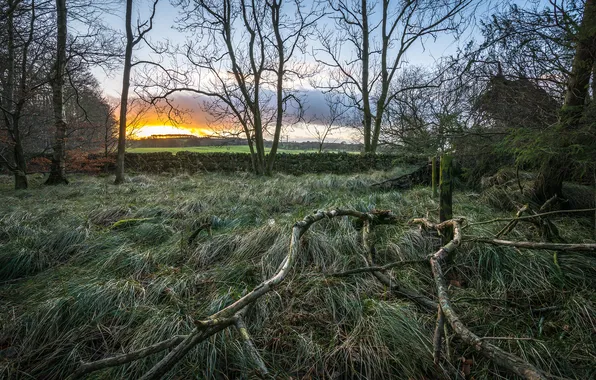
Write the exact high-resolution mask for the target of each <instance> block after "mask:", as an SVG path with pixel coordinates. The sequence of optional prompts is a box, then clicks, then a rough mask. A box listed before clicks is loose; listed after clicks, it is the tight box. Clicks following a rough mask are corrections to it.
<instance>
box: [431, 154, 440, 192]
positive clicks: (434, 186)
mask: <svg viewBox="0 0 596 380" xmlns="http://www.w3.org/2000/svg"><path fill="white" fill-rule="evenodd" d="M431 165H432V168H431V176H432V178H431V184H432V190H433V198H436V197H437V195H438V194H437V183H438V182H439V181H438V179H439V171H438V170H437V156H434V157H433V158H432V159H431Z"/></svg>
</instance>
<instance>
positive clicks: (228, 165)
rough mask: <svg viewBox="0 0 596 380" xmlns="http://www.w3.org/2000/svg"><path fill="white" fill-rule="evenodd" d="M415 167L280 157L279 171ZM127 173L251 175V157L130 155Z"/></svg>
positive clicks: (349, 157)
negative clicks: (242, 173)
mask: <svg viewBox="0 0 596 380" xmlns="http://www.w3.org/2000/svg"><path fill="white" fill-rule="evenodd" d="M404 163H406V164H413V163H414V162H407V161H404V158H403V157H401V156H395V155H388V154H377V155H361V154H348V153H300V154H285V153H278V154H277V156H276V161H275V171H277V172H281V173H287V174H295V175H298V174H305V173H336V174H350V173H359V172H366V171H369V170H388V169H391V168H394V167H395V166H398V165H403V164H404ZM125 166H126V170H127V171H136V172H149V173H163V172H188V173H196V172H218V171H219V172H236V171H250V170H251V163H250V155H249V154H247V153H194V152H178V153H177V154H175V155H174V154H172V153H170V152H159V153H127V154H126V162H125Z"/></svg>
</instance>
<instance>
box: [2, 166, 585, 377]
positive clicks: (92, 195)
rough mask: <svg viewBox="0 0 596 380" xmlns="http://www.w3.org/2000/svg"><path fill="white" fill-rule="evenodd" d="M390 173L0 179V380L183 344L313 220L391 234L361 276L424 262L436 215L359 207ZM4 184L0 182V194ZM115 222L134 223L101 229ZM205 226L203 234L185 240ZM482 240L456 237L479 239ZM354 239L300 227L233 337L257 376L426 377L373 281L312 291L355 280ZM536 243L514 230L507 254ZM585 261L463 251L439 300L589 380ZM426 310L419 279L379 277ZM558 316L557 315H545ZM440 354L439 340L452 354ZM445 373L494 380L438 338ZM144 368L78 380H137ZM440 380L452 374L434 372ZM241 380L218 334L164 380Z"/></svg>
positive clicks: (404, 326) (490, 332) (569, 223)
mask: <svg viewBox="0 0 596 380" xmlns="http://www.w3.org/2000/svg"><path fill="white" fill-rule="evenodd" d="M386 175H388V174H383V173H372V174H366V175H364V174H359V175H354V176H335V175H327V176H320V175H307V176H301V177H293V176H286V175H276V176H273V177H270V178H258V177H253V176H251V175H246V174H237V175H233V174H229V175H221V174H205V175H200V176H188V175H179V176H175V177H166V176H145V175H139V176H136V177H132V178H131V179H130V180H129V181H128V182H127V183H125V184H123V185H121V186H119V187H115V186H112V185H111V180H110V179H109V178H90V177H75V178H74V181H73V183H72V184H71V185H69V186H64V187H53V188H46V187H42V186H41V179H40V178H37V179H34V180H33V181H32V182H33V186H32V189H31V190H28V191H27V192H25V193H24V192H14V191H13V190H10V183H9V181H8V179H4V178H3V179H0V195H1V196H2V198H3V202H1V203H0V283H1V285H0V328H1V332H0V377H2V378H28V377H37V378H47V379H59V378H64V377H66V376H67V375H68V374H69V373H70V372H71V371H72V370H73V368H75V366H76V364H77V363H78V362H79V361H80V360H84V361H90V360H95V359H100V358H103V357H106V356H109V355H113V354H117V353H122V352H127V351H130V350H134V349H138V348H141V347H144V346H146V345H149V344H152V343H156V342H158V341H160V340H163V339H166V338H169V337H171V336H173V335H177V334H186V333H188V332H189V331H190V329H192V327H193V320H194V319H196V318H202V317H205V316H207V315H209V314H211V313H213V312H215V311H217V310H219V309H221V308H222V307H225V306H226V305H228V304H230V303H232V302H233V301H234V300H235V299H237V298H238V297H240V296H241V295H242V294H243V293H245V292H246V291H249V290H250V289H252V287H254V286H255V285H256V284H258V283H259V282H261V281H262V280H263V279H264V278H267V277H268V276H270V275H271V274H272V273H274V272H275V270H276V269H277V267H278V266H279V264H280V262H281V260H282V258H283V257H284V255H285V254H286V252H287V249H288V243H289V233H290V230H291V227H292V225H293V223H294V222H295V221H296V220H299V219H301V218H303V217H304V216H305V215H306V214H309V213H311V212H313V211H314V210H317V209H327V208H331V207H342V208H354V209H357V210H360V211H370V210H373V209H391V210H393V212H394V213H395V214H397V215H398V216H399V217H400V218H402V220H403V223H400V224H398V225H395V226H380V227H378V228H376V229H375V230H374V231H373V233H374V241H375V248H376V256H375V260H376V261H377V263H378V264H385V263H389V262H393V261H397V260H412V259H423V258H425V257H426V255H428V254H429V253H431V252H433V251H434V250H435V249H436V248H437V246H438V244H439V241H440V239H439V237H437V236H435V235H433V234H428V233H426V232H422V231H419V230H418V229H417V228H414V227H412V226H409V225H408V224H407V221H408V220H409V219H410V218H412V217H420V216H427V215H429V216H430V217H431V218H432V217H433V216H434V215H436V214H437V208H438V205H437V202H436V200H434V199H432V197H431V193H430V190H429V189H427V188H415V189H413V190H410V191H407V192H397V191H381V190H371V189H369V188H367V186H366V185H367V184H370V183H373V182H376V181H379V180H380V179H382V178H383V177H384V176H386ZM2 181H3V182H2ZM454 212H455V214H456V215H458V216H460V215H461V216H465V217H467V218H468V220H469V221H479V220H486V219H492V218H494V217H495V216H498V215H500V216H510V214H509V213H507V212H505V213H503V212H500V211H498V210H496V209H493V208H491V206H490V205H489V204H487V203H486V202H482V201H481V196H480V195H478V194H473V193H468V192H465V191H460V192H459V193H458V194H457V195H456V199H455V207H454ZM124 219H136V220H139V221H138V222H135V223H130V224H128V223H127V224H125V227H124V228H113V226H114V224H115V223H117V222H119V221H121V220H124ZM205 222H210V223H211V231H210V233H209V231H202V232H200V233H199V234H198V235H197V237H196V239H194V241H192V242H190V243H189V242H188V237H189V235H190V234H191V233H192V232H193V231H195V230H196V229H197V228H198V226H199V225H201V224H203V223H205ZM556 223H557V224H558V225H559V227H560V230H561V232H562V234H563V235H564V237H565V239H567V240H568V241H578V242H579V241H589V239H590V233H591V230H590V228H589V226H586V224H587V223H588V221H586V220H583V219H569V218H563V217H561V218H559V219H558V220H556ZM499 227H500V226H497V225H480V226H477V227H472V228H469V229H466V230H465V233H466V234H471V235H477V236H480V235H484V236H486V235H490V234H494V233H495V232H496V231H498V229H499ZM358 228H359V226H358V223H357V222H355V221H353V220H351V219H349V218H339V219H334V220H325V221H321V222H320V223H318V224H316V225H314V226H313V227H312V228H311V230H309V231H308V232H307V234H306V235H305V236H304V238H303V239H302V241H301V250H300V256H299V257H298V260H297V263H296V267H295V270H294V271H292V273H291V275H290V276H289V277H288V278H287V279H286V281H285V282H284V283H283V284H282V285H281V286H280V287H279V288H278V289H277V290H276V291H275V292H271V293H269V294H267V295H266V296H264V297H263V298H262V299H260V300H259V301H258V302H257V303H256V304H255V305H254V307H252V308H251V309H250V310H249V312H248V314H247V317H246V322H247V325H248V327H249V329H250V332H251V334H252V335H253V338H254V340H255V345H256V346H257V348H258V349H259V350H260V352H261V354H262V356H263V359H264V361H265V363H266V364H267V366H268V367H269V369H270V371H271V372H272V373H273V374H274V376H277V377H280V378H289V377H293V378H347V379H349V378H351V379H364V378H366V379H384V378H424V377H430V378H432V377H436V376H437V370H436V369H435V368H434V366H433V363H432V344H431V342H430V340H431V337H432V330H433V327H434V316H432V315H429V314H426V313H425V312H423V311H421V310H418V309H417V308H416V307H415V306H413V305H411V304H408V303H406V302H405V301H402V300H399V299H397V298H396V297H395V296H394V295H393V294H391V293H390V292H389V291H388V289H386V288H384V287H383V286H382V285H380V284H379V282H377V281H376V280H375V279H374V277H373V276H372V275H370V274H359V275H354V276H352V277H347V278H335V277H329V276H327V275H326V274H328V273H333V272H340V271H345V270H348V269H353V268H357V267H361V266H363V259H362V255H363V254H364V252H363V251H362V246H361V243H360V241H359V239H360V237H359V231H358V230H357V229H358ZM534 234H535V232H534V231H533V230H531V229H530V227H528V226H526V225H523V224H522V225H520V226H519V227H518V228H517V229H516V230H515V231H514V233H513V234H512V236H511V237H512V238H513V239H531V238H533V237H535V236H534ZM594 268H596V262H595V260H594V258H590V257H586V256H582V255H578V254H565V255H559V256H558V260H557V262H555V261H554V260H553V255H552V252H545V251H516V250H514V249H510V248H499V247H491V246H486V245H477V244H471V243H466V244H464V245H463V247H462V249H460V251H459V252H458V254H457V256H456V258H455V262H454V263H453V264H452V265H451V269H450V272H451V274H452V275H453V278H455V279H456V281H455V282H453V283H452V286H451V288H450V291H451V293H452V298H453V300H454V306H455V308H456V309H457V311H458V313H460V314H461V319H462V320H463V321H464V323H466V324H467V325H468V326H469V327H470V328H471V329H472V331H474V332H475V333H477V334H478V335H480V336H487V337H501V338H503V337H508V338H513V337H518V338H522V337H523V338H532V339H533V340H512V339H508V340H496V341H495V343H496V344H497V345H499V346H501V347H502V348H503V349H506V350H509V351H511V352H514V353H516V354H517V355H520V356H521V357H524V358H526V359H527V360H529V361H530V362H532V363H533V364H535V365H537V366H539V367H541V368H542V369H544V370H546V371H549V372H550V373H552V374H554V375H557V376H564V377H572V378H578V379H583V378H590V377H593V375H594V372H593V369H592V363H593V360H594V356H593V352H595V351H596V350H595V349H594V348H595V347H594V342H593V338H592V337H593V335H592V334H593V329H594V326H595V325H596V321H595V320H594V315H595V311H596V310H595V309H596V306H595V301H596V300H595V299H594V285H595V279H596V273H595V269H594ZM391 274H392V276H393V278H395V279H397V280H399V281H400V282H401V283H403V284H405V285H406V286H408V287H410V288H412V289H417V290H418V291H419V292H421V293H423V294H425V295H428V296H430V297H434V294H435V293H434V283H433V281H432V277H431V273H430V269H429V267H428V266H427V265H425V264H419V265H418V264H417V265H412V266H408V267H403V268H396V269H394V270H392V271H391ZM551 306H556V308H549V307H551ZM451 338H452V337H451ZM450 342H451V344H450V352H451V362H452V363H458V358H460V357H466V358H469V357H471V358H473V359H474V362H473V365H472V374H473V375H474V376H475V377H476V378H488V377H495V376H507V374H504V373H502V372H501V371H500V370H499V369H498V368H496V367H495V366H494V365H493V364H492V363H491V362H490V361H488V360H486V359H484V358H482V357H480V356H478V354H477V353H476V352H474V351H473V350H472V349H470V348H467V347H465V346H462V345H461V344H460V342H459V341H458V340H457V339H450ZM161 357H163V353H162V354H157V355H154V356H151V357H148V358H145V359H143V360H139V361H137V362H134V363H130V364H128V365H125V366H121V367H116V368H110V369H106V370H102V371H99V372H97V373H94V374H92V375H91V376H90V378H99V379H112V378H135V377H138V376H140V375H141V374H142V373H144V372H145V371H147V370H148V369H149V368H150V367H151V366H152V365H154V364H155V363H156V362H157V361H158V360H159V359H160V358H161ZM446 370H447V371H449V373H451V374H454V371H455V370H456V368H455V367H449V368H446ZM254 374H255V372H254V368H253V366H252V364H251V363H250V361H249V360H247V358H246V355H245V354H244V353H243V349H242V346H241V344H240V343H239V340H238V336H237V333H236V332H235V331H234V330H232V329H229V330H227V331H225V332H222V333H220V334H218V335H216V336H214V337H212V338H210V339H209V340H208V341H205V342H203V343H202V344H200V345H199V346H198V347H197V348H195V349H193V350H192V351H191V352H190V353H189V355H187V357H185V359H184V360H183V361H182V362H181V363H180V364H179V365H177V366H176V367H175V368H174V369H173V370H172V371H171V372H170V373H169V374H168V376H169V378H239V377H244V378H250V377H251V376H252V375H254Z"/></svg>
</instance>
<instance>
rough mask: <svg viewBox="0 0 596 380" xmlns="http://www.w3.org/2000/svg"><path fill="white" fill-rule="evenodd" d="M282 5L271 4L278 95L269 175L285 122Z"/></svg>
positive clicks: (268, 168) (274, 0) (269, 160)
mask: <svg viewBox="0 0 596 380" xmlns="http://www.w3.org/2000/svg"><path fill="white" fill-rule="evenodd" d="M280 7H281V3H277V1H276V0H273V2H272V4H271V21H272V25H273V31H274V32H275V41H276V44H277V46H276V47H277V49H276V50H277V59H278V64H277V86H276V87H277V88H276V91H277V94H276V101H277V104H276V112H277V115H276V120H275V133H274V135H273V143H272V145H271V150H270V151H269V158H268V160H267V174H268V175H270V174H272V173H273V165H274V164H275V155H276V154H277V146H278V145H279V137H280V135H281V124H282V122H283V84H284V82H283V79H284V70H285V68H284V59H285V56H284V43H283V40H282V37H281V33H280V31H279V17H280Z"/></svg>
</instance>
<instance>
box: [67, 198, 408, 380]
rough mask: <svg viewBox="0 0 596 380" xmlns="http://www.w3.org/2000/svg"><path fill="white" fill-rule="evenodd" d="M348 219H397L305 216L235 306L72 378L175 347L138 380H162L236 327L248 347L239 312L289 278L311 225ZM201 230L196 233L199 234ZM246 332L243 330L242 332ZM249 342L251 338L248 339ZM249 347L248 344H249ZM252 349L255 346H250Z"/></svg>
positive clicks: (387, 216) (387, 218)
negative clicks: (271, 267) (270, 271)
mask: <svg viewBox="0 0 596 380" xmlns="http://www.w3.org/2000/svg"><path fill="white" fill-rule="evenodd" d="M338 216H350V217H355V218H358V219H361V220H363V221H365V222H366V223H367V224H368V223H374V224H391V223H395V221H396V220H397V218H396V217H395V215H393V214H392V213H391V212H390V211H374V212H372V213H362V212H358V211H354V210H341V209H335V210H331V211H317V212H316V213H314V214H312V215H308V216H306V217H305V218H304V219H303V220H302V221H299V222H297V223H296V224H294V227H293V229H292V237H291V241H290V247H289V249H288V254H287V255H286V257H285V258H284V260H283V261H282V263H281V265H280V267H279V269H278V270H277V272H276V273H275V274H274V275H273V277H271V278H269V279H267V280H265V281H263V282H262V283H261V284H259V285H257V286H256V287H255V288H254V289H253V290H252V291H251V292H249V293H248V294H246V295H245V296H243V297H242V298H240V299H238V300H237V301H236V302H234V303H232V304H231V305H229V306H227V307H225V308H224V309H222V310H220V311H218V312H217V313H214V314H213V315H211V316H209V317H207V318H206V319H204V320H197V321H195V325H196V327H195V328H194V329H193V330H192V331H191V332H190V333H189V334H188V335H186V336H182V337H175V338H172V339H169V340H167V341H164V342H160V343H157V344H156V345H154V346H151V347H147V348H145V349H142V350H139V351H135V352H132V353H129V354H124V355H119V356H116V357H112V358H107V359H103V360H100V361H96V362H91V363H84V364H82V365H81V366H79V368H78V369H77V370H76V371H75V373H74V374H78V375H80V374H84V373H90V372H93V371H96V370H99V369H102V368H107V367H113V366H117V365H121V364H125V363H128V362H131V361H134V360H137V359H140V358H143V357H145V356H148V355H151V354H153V353H156V352H159V351H162V350H164V349H166V348H171V347H174V348H173V350H172V351H170V353H168V355H166V356H165V357H164V358H163V359H162V360H161V361H160V362H158V363H157V364H156V365H155V366H154V367H153V368H151V369H150V370H149V371H148V372H147V373H146V374H145V375H143V377H142V378H141V379H145V380H146V379H161V378H162V377H163V376H164V375H165V374H166V373H167V372H168V371H169V370H170V369H171V368H172V367H173V366H174V365H175V364H176V363H177V362H178V361H180V360H181V359H182V358H183V357H184V356H185V355H186V354H187V353H188V352H189V351H190V350H191V349H192V348H193V347H195V346H196V345H197V344H199V343H201V342H203V341H204V340H205V339H207V338H209V337H210V336H212V335H214V334H216V333H218V332H219V331H222V330H224V329H226V328H227V327H229V326H231V325H235V326H236V328H238V329H239V331H240V332H241V335H242V338H243V340H244V342H245V346H247V341H246V336H245V335H244V334H243V333H242V331H243V330H242V329H243V328H244V329H245V327H243V326H244V324H243V321H242V319H241V318H242V314H241V312H242V311H243V310H244V309H245V308H246V307H247V306H248V305H251V304H252V303H254V302H255V301H256V300H257V299H259V298H260V297H262V296H263V295H265V294H266V293H268V292H269V291H271V290H273V289H274V288H275V287H277V286H278V285H279V284H280V283H281V282H282V281H283V280H284V279H285V278H286V276H287V275H288V273H289V272H290V270H291V269H292V267H293V265H294V262H295V261H296V256H297V254H298V250H299V241H300V238H301V237H302V235H303V234H304V233H305V232H306V231H307V230H308V229H309V228H310V226H311V225H312V224H314V223H315V222H318V221H320V220H323V219H328V218H333V217H338ZM202 229H203V226H202V227H201V228H200V229H199V231H200V230H202ZM244 331H245V330H244ZM249 339H250V338H249ZM249 343H251V342H249ZM252 347H253V348H254V345H253V346H252ZM247 350H248V353H249V355H251V356H253V360H254V361H255V363H256V364H257V365H258V367H259V370H260V371H261V372H262V373H266V367H265V366H264V363H263V361H262V359H260V360H259V358H256V357H255V356H254V354H255V353H257V354H258V352H256V349H255V350H252V349H251V348H249V347H248V346H247Z"/></svg>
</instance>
